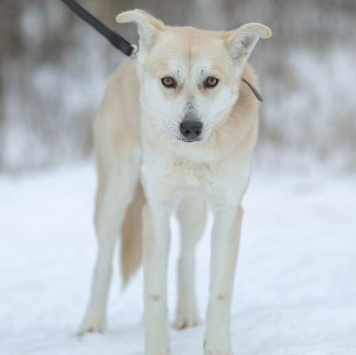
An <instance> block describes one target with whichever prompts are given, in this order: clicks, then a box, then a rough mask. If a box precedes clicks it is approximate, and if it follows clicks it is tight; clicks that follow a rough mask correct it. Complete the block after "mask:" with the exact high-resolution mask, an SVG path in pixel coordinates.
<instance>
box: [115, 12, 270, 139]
mask: <svg viewBox="0 0 356 355" xmlns="http://www.w3.org/2000/svg"><path fill="white" fill-rule="evenodd" d="M117 21H118V22H120V23H124V22H136V23H137V25H138V29H139V35H140V48H139V52H138V55H137V59H138V61H139V63H140V68H141V69H142V70H141V80H142V82H141V85H142V91H141V94H142V96H143V98H144V99H143V100H142V105H146V107H144V108H145V111H147V112H150V113H151V114H150V118H151V119H155V120H156V121H157V123H158V124H159V126H160V127H161V128H162V129H163V130H164V131H165V132H166V133H168V134H169V136H171V137H172V138H174V139H177V140H180V141H184V142H195V141H205V140H207V139H208V138H209V136H210V133H211V131H212V129H213V128H214V126H215V125H217V124H218V123H219V122H221V121H222V120H224V119H226V117H227V116H228V113H229V112H230V110H231V108H232V106H233V105H234V103H235V102H236V100H237V98H238V94H239V93H238V88H239V84H238V83H239V80H240V76H241V73H242V70H243V66H244V65H245V63H246V62H247V59H248V57H249V56H250V53H251V51H252V49H253V48H254V47H255V45H256V43H257V41H258V40H259V38H260V37H262V38H268V37H270V36H271V31H270V29H269V28H268V27H266V26H264V25H261V24H258V23H249V24H246V25H244V26H242V27H240V28H239V29H237V30H233V31H228V32H222V31H221V32H215V31H204V30H199V29H195V28H192V27H170V26H165V25H164V23H163V22H162V21H160V20H157V19H156V18H155V17H153V16H152V15H150V14H148V13H146V12H144V11H142V10H133V11H127V12H124V13H121V14H120V15H118V16H117Z"/></svg>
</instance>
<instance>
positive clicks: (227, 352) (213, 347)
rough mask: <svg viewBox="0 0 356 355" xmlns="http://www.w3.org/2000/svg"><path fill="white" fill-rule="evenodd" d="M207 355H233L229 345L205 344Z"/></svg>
mask: <svg viewBox="0 0 356 355" xmlns="http://www.w3.org/2000/svg"><path fill="white" fill-rule="evenodd" d="M204 354H205V355H233V354H232V351H231V348H230V346H229V345H223V344H212V343H208V342H206V341H205V342H204Z"/></svg>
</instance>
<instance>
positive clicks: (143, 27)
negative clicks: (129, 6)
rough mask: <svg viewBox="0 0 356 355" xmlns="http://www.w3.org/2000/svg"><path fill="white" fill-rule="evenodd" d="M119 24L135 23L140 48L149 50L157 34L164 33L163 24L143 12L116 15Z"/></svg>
mask: <svg viewBox="0 0 356 355" xmlns="http://www.w3.org/2000/svg"><path fill="white" fill-rule="evenodd" d="M116 21H117V22H119V23H126V22H136V23H137V25H138V33H139V35H140V48H143V47H144V48H145V49H150V48H151V47H152V46H153V44H154V43H155V39H156V37H157V36H158V35H159V32H163V31H164V23H163V22H162V21H160V20H158V19H156V18H155V17H154V16H152V15H150V14H149V13H148V12H146V11H143V10H138V9H136V10H131V11H125V12H122V13H121V14H119V15H117V17H116Z"/></svg>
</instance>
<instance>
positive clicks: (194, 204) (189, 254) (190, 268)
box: [174, 195, 206, 329]
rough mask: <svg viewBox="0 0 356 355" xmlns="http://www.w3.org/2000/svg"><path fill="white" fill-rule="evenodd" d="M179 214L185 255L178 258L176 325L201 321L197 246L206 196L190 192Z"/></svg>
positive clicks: (182, 327)
mask: <svg viewBox="0 0 356 355" xmlns="http://www.w3.org/2000/svg"><path fill="white" fill-rule="evenodd" d="M177 217H178V220H179V223H180V233H181V255H180V258H179V262H178V305H177V315H176V321H175V323H174V327H175V328H176V329H184V328H187V327H194V326H196V325H198V323H199V321H200V319H199V312H198V309H197V303H196V297H195V282H194V281H195V249H196V245H197V243H198V241H199V239H200V237H201V235H202V233H203V231H204V227H205V221H206V203H205V200H204V198H203V197H202V196H199V195H189V196H187V197H185V198H184V199H183V201H182V202H181V204H180V206H179V209H178V213H177Z"/></svg>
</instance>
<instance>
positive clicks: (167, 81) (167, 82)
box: [161, 76, 177, 88]
mask: <svg viewBox="0 0 356 355" xmlns="http://www.w3.org/2000/svg"><path fill="white" fill-rule="evenodd" d="M161 83H162V85H163V86H164V87H166V88H175V87H176V86H177V82H176V81H175V80H174V79H173V78H172V77H171V76H165V77H164V78H162V79H161Z"/></svg>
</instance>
